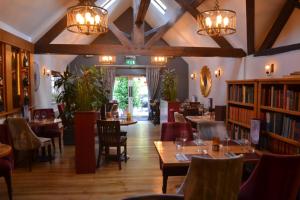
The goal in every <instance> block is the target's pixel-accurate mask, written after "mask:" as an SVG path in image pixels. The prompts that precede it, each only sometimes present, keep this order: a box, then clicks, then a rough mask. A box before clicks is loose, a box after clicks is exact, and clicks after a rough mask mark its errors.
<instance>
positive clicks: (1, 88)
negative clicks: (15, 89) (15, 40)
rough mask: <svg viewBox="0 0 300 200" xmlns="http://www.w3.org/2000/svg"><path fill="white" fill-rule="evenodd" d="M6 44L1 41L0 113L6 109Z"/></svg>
mask: <svg viewBox="0 0 300 200" xmlns="http://www.w3.org/2000/svg"><path fill="white" fill-rule="evenodd" d="M4 52H5V51H4V44H3V43H2V42H1V43H0V114H1V113H4V112H5V111H6V95H5V94H6V91H5V88H6V87H5V86H6V84H5V67H4V62H5V59H4V57H5V56H4Z"/></svg>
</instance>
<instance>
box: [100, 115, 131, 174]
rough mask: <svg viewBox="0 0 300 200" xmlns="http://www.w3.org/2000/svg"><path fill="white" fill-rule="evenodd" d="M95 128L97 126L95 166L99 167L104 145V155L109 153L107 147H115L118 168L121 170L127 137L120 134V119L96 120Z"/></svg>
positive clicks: (125, 152) (125, 153) (125, 154)
mask: <svg viewBox="0 0 300 200" xmlns="http://www.w3.org/2000/svg"><path fill="white" fill-rule="evenodd" d="M97 128H98V141H99V153H98V160H97V167H100V161H101V154H102V151H103V147H105V156H106V157H107V156H108V155H109V148H110V147H116V148H117V160H118V163H119V169H120V170H121V169H122V167H121V159H122V156H124V158H125V162H127V137H126V136H121V132H120V121H106V120H97ZM122 146H123V148H124V151H123V152H121V147H122Z"/></svg>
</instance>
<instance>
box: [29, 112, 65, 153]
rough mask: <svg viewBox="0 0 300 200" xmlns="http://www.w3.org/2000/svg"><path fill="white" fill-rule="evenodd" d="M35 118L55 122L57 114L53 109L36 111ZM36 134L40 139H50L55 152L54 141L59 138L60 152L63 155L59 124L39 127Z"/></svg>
mask: <svg viewBox="0 0 300 200" xmlns="http://www.w3.org/2000/svg"><path fill="white" fill-rule="evenodd" d="M33 118H34V119H38V120H43V119H50V120H54V119H55V113H54V110H53V108H42V109H34V110H33ZM35 132H36V134H37V136H39V137H45V138H50V139H51V142H52V146H53V149H54V151H55V150H56V148H55V141H54V139H55V138H58V145H59V152H60V153H62V131H61V130H60V128H59V126H58V124H50V125H47V126H43V127H39V128H37V129H36V131H35Z"/></svg>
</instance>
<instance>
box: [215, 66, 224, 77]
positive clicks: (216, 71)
mask: <svg viewBox="0 0 300 200" xmlns="http://www.w3.org/2000/svg"><path fill="white" fill-rule="evenodd" d="M222 75H223V70H222V69H221V68H220V67H219V68H218V69H216V70H215V77H216V78H217V79H219V78H221V76H222Z"/></svg>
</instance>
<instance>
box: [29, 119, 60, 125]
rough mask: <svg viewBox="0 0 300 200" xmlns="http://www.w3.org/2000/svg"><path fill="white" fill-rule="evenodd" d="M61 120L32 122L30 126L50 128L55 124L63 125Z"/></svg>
mask: <svg viewBox="0 0 300 200" xmlns="http://www.w3.org/2000/svg"><path fill="white" fill-rule="evenodd" d="M61 122H62V121H61V119H57V118H55V119H45V120H32V121H30V122H29V124H30V126H32V127H42V126H49V125H53V124H59V123H61Z"/></svg>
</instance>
